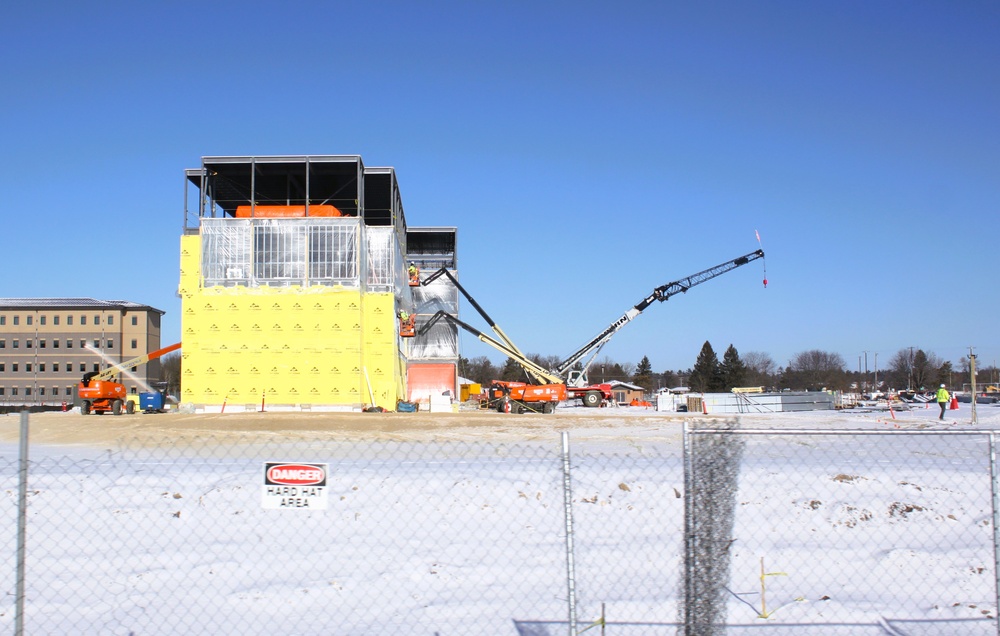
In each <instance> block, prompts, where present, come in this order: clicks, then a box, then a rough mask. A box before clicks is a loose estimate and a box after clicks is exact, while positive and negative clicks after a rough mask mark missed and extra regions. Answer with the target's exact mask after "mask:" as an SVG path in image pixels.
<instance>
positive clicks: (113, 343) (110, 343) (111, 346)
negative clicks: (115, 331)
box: [108, 338, 115, 349]
mask: <svg viewBox="0 0 1000 636" xmlns="http://www.w3.org/2000/svg"><path fill="white" fill-rule="evenodd" d="M114 348H115V341H114V340H113V339H112V338H108V349H114Z"/></svg>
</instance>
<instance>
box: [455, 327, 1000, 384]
mask: <svg viewBox="0 0 1000 636" xmlns="http://www.w3.org/2000/svg"><path fill="white" fill-rule="evenodd" d="M528 357H529V358H530V359H531V360H532V361H533V362H535V363H537V364H540V365H541V366H543V367H545V368H547V369H551V368H554V367H555V366H557V365H558V364H559V361H560V360H559V358H558V357H556V356H541V355H537V354H531V355H529V356H528ZM977 371H978V373H977V378H978V379H977V382H978V383H979V384H981V385H988V384H994V385H996V384H997V380H998V379H1000V373H998V370H997V368H996V367H995V366H986V367H979V368H977ZM969 373H970V361H969V359H968V358H966V357H963V358H961V359H960V360H959V362H958V364H957V365H954V364H952V363H951V362H949V361H947V360H944V359H942V358H941V357H939V356H937V355H935V354H934V353H933V352H932V351H925V350H923V349H921V348H917V347H907V348H905V349H900V350H899V351H897V352H896V353H895V354H894V355H892V356H891V357H890V358H889V361H888V363H887V365H886V367H885V368H883V369H858V370H853V369H850V368H849V365H848V364H847V363H846V362H845V360H844V358H843V356H841V355H840V354H839V353H833V352H829V351H821V350H819V349H811V350H808V351H802V352H800V353H797V354H795V355H794V356H792V359H791V360H789V362H788V365H787V366H784V367H782V366H779V365H778V364H776V363H775V362H774V360H773V359H772V358H771V356H770V355H768V354H767V353H764V352H761V351H750V352H748V353H746V354H744V355H742V356H741V355H740V353H739V351H737V349H736V347H734V346H733V345H732V344H730V345H729V346H728V347H727V348H726V350H725V351H724V352H723V354H722V359H721V360H720V359H719V357H718V354H717V353H716V352H715V349H714V348H713V347H712V345H711V343H710V342H708V341H707V340H706V341H705V344H704V345H702V347H701V351H700V352H699V353H698V357H697V359H696V360H695V362H694V365H693V366H692V367H690V368H688V369H678V370H676V371H670V370H667V371H661V372H654V371H653V369H652V365H651V364H650V362H649V357H648V356H643V357H642V359H641V360H640V361H639V362H638V363H637V364H632V363H621V362H617V361H614V360H612V359H611V358H609V357H607V356H605V357H604V358H600V359H597V360H595V361H594V362H593V363H592V364H591V365H590V367H589V369H588V375H589V377H590V381H591V382H592V383H598V382H611V381H615V380H618V381H622V382H628V383H630V384H635V385H637V386H640V387H642V388H643V389H645V390H646V391H647V392H650V393H651V392H654V391H656V390H657V389H660V388H673V387H679V386H686V387H688V388H690V389H691V390H692V391H696V392H704V393H724V392H728V391H730V390H731V389H733V388H735V387H756V386H760V387H764V388H765V389H770V390H777V391H780V390H784V389H788V390H792V391H817V390H824V389H826V390H838V391H856V392H871V391H876V390H878V391H888V390H897V391H898V390H913V391H930V390H934V389H936V388H937V386H938V385H939V384H946V385H947V386H948V387H951V388H961V387H962V385H963V384H964V383H967V382H969ZM459 375H461V376H462V377H464V378H467V379H470V380H472V381H473V382H479V383H481V384H488V383H489V382H490V381H492V380H508V381H520V382H523V381H525V380H526V375H525V373H524V370H523V369H522V368H521V366H520V365H519V364H517V363H516V362H514V360H512V359H510V358H508V359H507V360H506V362H505V363H504V364H503V365H501V366H499V367H498V366H496V365H494V364H493V362H491V361H490V359H489V358H487V357H486V356H478V357H475V358H472V359H468V358H459Z"/></svg>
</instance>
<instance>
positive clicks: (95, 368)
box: [94, 362, 101, 373]
mask: <svg viewBox="0 0 1000 636" xmlns="http://www.w3.org/2000/svg"><path fill="white" fill-rule="evenodd" d="M94 371H95V372H96V373H100V371H101V365H99V364H98V363H96V362H95V363H94Z"/></svg>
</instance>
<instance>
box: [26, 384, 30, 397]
mask: <svg viewBox="0 0 1000 636" xmlns="http://www.w3.org/2000/svg"><path fill="white" fill-rule="evenodd" d="M24 395H25V397H27V396H29V395H31V387H30V386H26V387H24Z"/></svg>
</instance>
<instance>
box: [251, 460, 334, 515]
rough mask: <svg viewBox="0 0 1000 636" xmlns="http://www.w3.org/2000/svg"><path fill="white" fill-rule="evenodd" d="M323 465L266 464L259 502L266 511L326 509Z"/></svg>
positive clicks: (300, 463)
mask: <svg viewBox="0 0 1000 636" xmlns="http://www.w3.org/2000/svg"><path fill="white" fill-rule="evenodd" d="M326 467H327V465H326V464H306V463H303V462H265V463H264V486H263V490H262V495H261V501H262V503H263V506H264V509H265V510H287V509H291V508H295V509H302V510H326V504H327V492H326V475H327V471H326Z"/></svg>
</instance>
